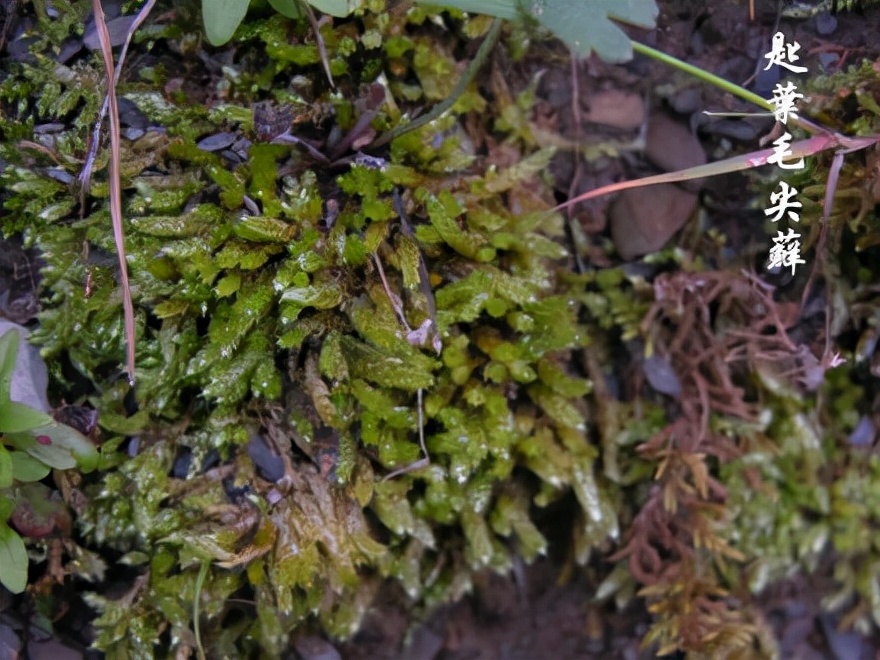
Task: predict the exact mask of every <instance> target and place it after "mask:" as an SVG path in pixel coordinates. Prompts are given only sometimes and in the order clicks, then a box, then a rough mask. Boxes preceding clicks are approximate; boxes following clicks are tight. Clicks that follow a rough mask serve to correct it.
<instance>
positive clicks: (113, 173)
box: [92, 0, 135, 385]
mask: <svg viewBox="0 0 880 660" xmlns="http://www.w3.org/2000/svg"><path fill="white" fill-rule="evenodd" d="M92 8H93V11H94V13H95V27H96V28H97V30H98V40H99V41H100V44H101V55H102V56H103V58H104V68H105V69H106V70H107V100H108V104H109V115H110V218H111V220H112V222H113V240H114V241H115V242H116V254H117V256H118V257H119V272H120V278H121V280H122V308H123V311H124V315H125V343H126V369H127V371H128V381H129V382H130V383H131V384H132V385H134V346H135V344H134V342H135V336H134V305H133V304H132V301H131V287H130V286H129V283H128V265H127V264H126V260H125V236H124V234H123V230H122V189H121V188H122V186H121V181H120V176H119V161H120V146H119V143H120V130H119V107H118V104H117V102H116V76H115V73H114V67H113V47H112V46H111V45H110V32H109V31H108V30H107V22H106V20H104V8H103V7H102V6H101V0H92Z"/></svg>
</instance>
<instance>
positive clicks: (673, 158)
mask: <svg viewBox="0 0 880 660" xmlns="http://www.w3.org/2000/svg"><path fill="white" fill-rule="evenodd" d="M645 155H647V156H648V158H650V159H651V162H652V163H654V164H655V165H656V166H657V167H659V168H660V169H662V170H664V171H665V172H675V171H678V170H683V169H687V168H688V167H696V166H697V165H705V164H706V152H705V150H704V149H703V145H701V144H700V141H699V140H698V139H697V137H696V136H695V135H694V134H693V133H691V131H690V129H689V128H688V127H686V126H685V125H684V124H680V123H679V122H677V121H675V120H674V119H672V118H670V117H669V116H668V115H666V114H664V113H662V112H657V113H653V114H652V115H651V117H650V119H649V120H648V135H647V138H646V144H645Z"/></svg>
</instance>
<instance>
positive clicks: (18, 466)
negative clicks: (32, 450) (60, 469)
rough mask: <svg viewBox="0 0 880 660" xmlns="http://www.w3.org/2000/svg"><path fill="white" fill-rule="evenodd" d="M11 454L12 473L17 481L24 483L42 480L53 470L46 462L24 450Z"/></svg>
mask: <svg viewBox="0 0 880 660" xmlns="http://www.w3.org/2000/svg"><path fill="white" fill-rule="evenodd" d="M9 455H10V457H11V458H12V474H13V476H14V477H15V480H16V481H21V482H24V483H29V482H32V481H40V480H41V479H43V478H44V477H45V476H46V475H47V474H49V472H50V471H51V470H52V468H51V467H49V466H48V465H46V464H45V463H43V462H41V461H38V460H37V459H36V458H34V457H33V456H30V455H28V454H26V453H25V452H23V451H13V452H10V454H9Z"/></svg>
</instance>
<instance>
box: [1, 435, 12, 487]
mask: <svg viewBox="0 0 880 660" xmlns="http://www.w3.org/2000/svg"><path fill="white" fill-rule="evenodd" d="M11 485H12V456H11V455H10V453H9V451H7V449H6V447H4V446H3V445H0V488H9V487H10V486H11Z"/></svg>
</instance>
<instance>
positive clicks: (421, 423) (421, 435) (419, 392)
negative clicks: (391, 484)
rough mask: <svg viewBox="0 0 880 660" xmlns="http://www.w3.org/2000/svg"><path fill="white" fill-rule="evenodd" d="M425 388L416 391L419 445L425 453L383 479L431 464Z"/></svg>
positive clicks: (386, 479)
mask: <svg viewBox="0 0 880 660" xmlns="http://www.w3.org/2000/svg"><path fill="white" fill-rule="evenodd" d="M423 391H424V390H422V389H418V390H417V391H416V397H417V402H418V411H419V413H418V414H419V446H420V447H421V448H422V453H423V454H424V457H423V458H420V459H419V460H417V461H415V462H413V463H410V464H409V465H407V466H405V467H402V468H400V469H399V470H395V471H394V472H391V473H390V474H387V475H385V478H384V479H382V481H388V480H389V479H393V478H394V477H399V476H400V475H401V474H406V473H407V472H413V471H414V470H421V469H422V468H423V467H428V466H429V465H430V464H431V456H430V455H429V454H428V448H427V447H426V446H425V414H424V411H423V408H424V406H423V403H422V392H423Z"/></svg>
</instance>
